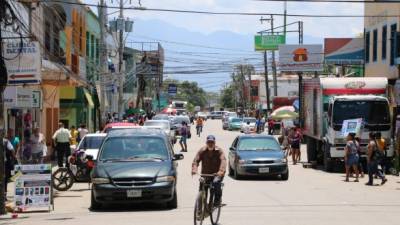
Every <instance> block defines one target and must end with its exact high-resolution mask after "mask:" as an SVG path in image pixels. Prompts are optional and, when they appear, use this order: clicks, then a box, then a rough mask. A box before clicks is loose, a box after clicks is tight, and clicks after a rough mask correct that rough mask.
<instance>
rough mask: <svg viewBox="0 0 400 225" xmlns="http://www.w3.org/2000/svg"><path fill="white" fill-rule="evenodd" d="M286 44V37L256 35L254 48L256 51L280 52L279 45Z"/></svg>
mask: <svg viewBox="0 0 400 225" xmlns="http://www.w3.org/2000/svg"><path fill="white" fill-rule="evenodd" d="M283 44H285V35H256V36H254V48H255V50H256V51H265V50H278V47H279V45H283Z"/></svg>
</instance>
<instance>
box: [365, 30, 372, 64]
mask: <svg viewBox="0 0 400 225" xmlns="http://www.w3.org/2000/svg"><path fill="white" fill-rule="evenodd" d="M370 36H371V34H370V32H369V31H368V32H367V33H366V34H365V63H369V48H370Z"/></svg>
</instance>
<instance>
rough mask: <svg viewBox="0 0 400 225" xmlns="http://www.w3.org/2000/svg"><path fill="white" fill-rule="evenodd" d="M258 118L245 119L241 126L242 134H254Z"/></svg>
mask: <svg viewBox="0 0 400 225" xmlns="http://www.w3.org/2000/svg"><path fill="white" fill-rule="evenodd" d="M256 121H257V119H256V118H253V117H244V118H243V122H242V125H241V126H240V132H241V133H248V132H250V133H252V132H255V131H256Z"/></svg>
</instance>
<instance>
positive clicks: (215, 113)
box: [210, 111, 224, 120]
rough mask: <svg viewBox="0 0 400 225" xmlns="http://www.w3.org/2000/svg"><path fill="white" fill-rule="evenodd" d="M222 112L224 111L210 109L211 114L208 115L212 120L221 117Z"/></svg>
mask: <svg viewBox="0 0 400 225" xmlns="http://www.w3.org/2000/svg"><path fill="white" fill-rule="evenodd" d="M223 113H224V112H223V111H212V112H211V115H210V118H211V119H212V120H214V119H222V115H223Z"/></svg>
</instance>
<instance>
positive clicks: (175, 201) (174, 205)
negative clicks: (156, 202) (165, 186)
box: [167, 191, 178, 209]
mask: <svg viewBox="0 0 400 225" xmlns="http://www.w3.org/2000/svg"><path fill="white" fill-rule="evenodd" d="M167 207H168V208H169V209H176V208H178V196H177V194H176V191H174V198H173V199H172V200H171V201H169V202H168V203H167Z"/></svg>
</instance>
